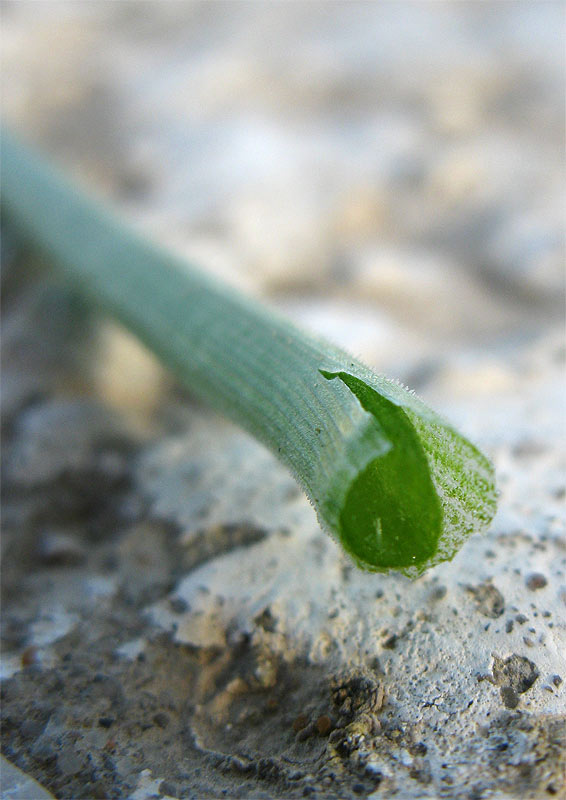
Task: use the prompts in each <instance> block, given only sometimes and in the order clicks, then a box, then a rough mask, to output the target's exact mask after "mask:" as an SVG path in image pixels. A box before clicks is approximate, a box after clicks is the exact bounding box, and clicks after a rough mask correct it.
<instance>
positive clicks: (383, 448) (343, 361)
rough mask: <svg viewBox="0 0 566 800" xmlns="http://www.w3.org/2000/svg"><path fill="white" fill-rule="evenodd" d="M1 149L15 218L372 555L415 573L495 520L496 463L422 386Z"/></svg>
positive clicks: (340, 532) (330, 527)
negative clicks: (379, 368) (439, 410)
mask: <svg viewBox="0 0 566 800" xmlns="http://www.w3.org/2000/svg"><path fill="white" fill-rule="evenodd" d="M2 156H3V158H2V185H1V198H2V210H3V212H5V214H6V216H7V218H8V220H9V222H10V223H11V224H13V225H14V226H15V227H17V228H18V229H20V231H21V232H22V234H23V235H24V236H25V237H26V238H27V239H28V240H30V241H31V242H32V243H33V244H34V245H35V246H36V247H37V248H38V249H40V250H41V251H42V252H43V253H45V254H46V255H47V256H48V257H49V259H50V260H51V261H52V262H53V264H54V265H55V266H56V267H57V268H58V269H59V270H60V271H62V272H63V273H64V274H65V275H66V276H67V278H68V279H69V280H70V281H71V282H72V283H73V284H74V285H75V286H76V287H77V289H78V290H80V291H81V292H82V293H84V294H85V295H86V296H87V297H88V298H90V300H91V301H92V302H93V303H95V304H97V305H99V306H100V307H102V308H103V309H105V310H106V311H107V312H109V313H111V314H112V315H114V316H115V317H116V318H118V319H119V320H120V321H121V322H122V323H123V324H124V325H125V326H126V327H127V328H129V329H130V330H131V331H133V332H134V333H135V334H136V335H137V336H138V337H139V338H140V339H141V340H142V341H143V342H144V343H145V344H146V345H147V346H148V347H149V348H150V349H151V350H153V351H154V352H155V353H156V354H157V355H158V356H159V358H160V359H161V360H162V361H163V362H164V363H165V364H166V365H167V366H168V367H170V368H171V370H172V371H173V372H174V373H175V374H176V375H177V376H178V377H179V378H180V380H182V381H183V382H184V383H185V384H186V385H187V386H188V387H189V388H190V389H191V391H193V392H194V394H195V395H197V396H198V397H200V398H201V399H202V400H204V401H205V402H206V403H208V404H210V405H211V406H213V407H214V408H216V409H217V410H219V411H220V412H222V413H223V414H224V415H226V416H227V417H228V418H230V419H231V420H233V421H234V422H236V423H237V424H239V425H240V426H242V427H243V428H244V429H246V430H247V431H249V432H250V433H251V434H252V435H253V436H255V437H256V438H257V439H259V440H260V441H261V442H263V443H264V444H265V445H266V446H267V447H269V448H270V449H271V450H272V451H273V452H274V453H275V454H276V455H277V456H278V457H279V458H280V459H281V460H282V461H283V462H284V463H285V464H287V465H288V467H289V468H290V469H291V470H292V472H293V473H294V475H295V477H296V479H297V480H298V482H299V483H300V484H301V485H302V486H303V488H304V490H305V492H306V494H307V495H308V497H309V498H310V500H311V502H312V503H313V505H314V507H315V509H316V511H317V514H318V518H319V521H320V523H321V525H322V527H323V528H325V529H326V530H327V531H329V532H330V533H331V534H332V535H333V536H334V537H335V538H336V539H337V540H338V541H340V542H341V544H342V545H343V547H344V549H345V550H346V551H347V552H348V553H349V554H350V556H352V558H353V559H354V561H355V562H356V563H357V564H358V566H360V567H363V568H365V569H369V570H374V571H382V570H387V569H389V568H395V569H400V570H402V571H405V572H406V573H407V574H410V575H416V574H419V573H420V572H422V571H423V570H424V569H426V568H427V567H429V566H431V565H433V564H435V563H437V562H439V561H442V560H446V559H448V558H451V557H452V556H453V555H454V553H455V551H456V549H457V548H458V547H459V546H460V544H461V543H462V542H463V541H464V539H465V538H466V537H467V536H469V535H470V534H471V533H474V532H476V531H478V530H481V529H482V528H484V527H485V526H486V525H487V524H488V523H489V521H490V520H491V518H492V516H493V513H494V511H495V505H496V502H495V488H494V478H493V468H492V466H491V464H490V463H489V461H488V460H487V459H486V458H485V457H484V456H483V455H482V454H481V453H480V452H479V451H478V450H477V449H476V448H475V447H474V446H473V445H471V444H470V443H469V442H468V441H467V440H466V439H464V438H463V437H462V436H460V435H459V434H458V433H456V432H455V431H454V430H453V429H452V428H451V427H450V426H449V425H448V424H447V423H445V422H444V421H443V420H441V419H440V418H439V417H438V416H437V415H435V414H434V413H433V412H432V411H430V410H429V409H428V408H427V407H426V406H425V405H424V404H423V403H422V402H421V401H420V400H419V399H418V398H417V397H416V396H415V395H414V394H412V393H410V392H409V391H407V390H406V389H404V388H403V387H401V386H400V385H398V384H396V383H394V382H392V381H389V380H387V379H385V378H383V377H381V376H378V375H376V374H374V373H373V372H371V371H370V370H369V369H367V368H366V367H365V366H363V365H362V364H360V363H359V362H358V361H356V360H355V359H353V358H352V357H351V356H349V355H348V354H347V353H345V352H343V351H342V350H340V349H338V348H336V347H334V346H333V345H331V344H329V343H328V342H325V341H323V340H321V339H317V338H315V337H313V336H311V335H308V334H305V333H304V332H302V331H300V330H298V329H297V328H296V327H295V326H294V325H292V324H291V323H290V322H288V321H287V320H285V319H283V318H282V317H280V316H278V315H276V314H275V313H273V312H271V311H269V310H267V309H265V308H264V307H262V306H260V305H259V304H257V303H255V302H253V301H251V300H249V299H247V298H245V297H243V296H241V295H240V294H238V293H236V292H235V291H233V290H232V289H229V288H227V287H226V286H224V285H222V284H220V283H218V282H216V281H215V280H213V279H212V278H210V277H209V276H207V275H206V274H204V273H203V272H200V271H199V270H197V269H196V268H195V267H193V266H192V265H189V264H187V263H186V262H185V261H183V260H181V259H179V258H177V257H175V256H173V255H171V254H169V253H167V252H164V251H163V250H161V249H160V248H158V247H157V246H155V245H154V244H151V243H149V242H147V241H145V240H144V239H143V238H141V237H140V236H139V235H137V234H136V233H135V232H133V231H132V230H130V229H128V228H127V227H125V226H123V225H122V224H120V223H119V222H118V221H117V220H116V218H115V217H114V216H112V215H111V214H110V213H109V212H108V211H107V210H105V209H104V208H103V207H102V206H101V205H100V204H99V203H97V202H95V201H93V200H91V199H89V198H87V197H86V196H85V195H83V194H82V193H81V192H80V191H79V190H77V189H75V188H74V187H73V186H71V185H70V184H69V183H67V182H66V181H65V180H64V179H63V178H62V177H60V176H59V175H58V174H57V173H56V172H55V171H54V170H52V168H51V167H50V166H49V165H48V164H46V163H44V162H43V161H42V159H41V158H40V157H38V156H37V155H36V154H35V153H33V152H32V151H31V150H30V149H28V148H27V147H26V146H24V145H23V144H21V143H19V142H18V141H17V140H16V139H15V138H14V137H12V136H11V135H10V134H8V133H7V132H3V135H2Z"/></svg>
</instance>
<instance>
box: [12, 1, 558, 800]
mask: <svg viewBox="0 0 566 800" xmlns="http://www.w3.org/2000/svg"><path fill="white" fill-rule="evenodd" d="M535 5H536V7H535ZM535 5H533V4H522V3H513V4H495V5H494V4H481V5H480V4H441V5H440V6H438V8H436V9H435V13H434V15H431V13H430V9H427V8H426V5H423V4H416V5H412V6H411V10H410V13H407V9H406V8H405V7H404V6H403V7H401V6H399V5H398V4H378V3H375V4H361V5H358V4H351V3H345V4H337V5H336V7H335V9H333V10H334V12H335V13H334V14H332V15H328V14H327V13H326V9H323V8H321V7H320V6H318V5H317V4H303V5H301V4H275V5H272V4H263V5H261V4H260V5H257V4H237V5H234V4H227V5H220V6H219V5H218V4H201V5H199V6H198V7H197V6H193V5H192V4H161V3H160V4H153V3H146V4H144V13H143V14H140V13H138V11H139V9H137V10H136V13H132V10H131V9H130V8H129V7H128V4H111V3H107V4H96V8H95V7H94V6H93V7H92V8H90V7H89V8H87V5H84V4H61V3H54V4H52V3H42V4H26V3H12V4H8V5H7V6H6V8H5V9H4V14H3V17H4V19H3V44H4V51H5V52H4V58H3V76H2V82H3V97H4V104H5V111H6V116H7V117H8V118H9V119H10V120H11V121H12V123H13V124H14V125H15V126H18V127H20V128H21V129H22V130H23V131H27V132H28V133H29V134H30V135H32V134H33V137H35V138H36V139H37V141H38V142H40V143H41V144H42V145H43V146H44V147H45V148H46V149H47V150H48V151H50V152H52V153H54V154H57V155H58V156H59V157H61V159H62V160H63V161H64V162H65V163H66V164H67V165H68V166H69V168H70V169H75V170H76V172H77V173H78V174H79V175H80V176H82V178H83V179H84V180H85V181H87V182H92V183H94V184H97V185H98V187H99V188H100V189H101V190H102V191H103V192H106V193H107V194H110V195H112V196H113V197H114V199H115V200H116V201H117V202H118V203H119V204H121V207H122V209H123V210H124V213H129V214H130V215H131V216H132V217H133V218H134V219H135V221H136V222H137V223H138V224H139V225H140V226H142V227H143V228H144V230H147V231H151V232H152V233H153V234H154V235H155V236H156V237H157V238H160V239H162V240H164V241H166V243H172V244H174V246H175V247H177V248H178V249H179V250H180V251H182V252H184V253H185V254H187V255H189V256H190V257H193V258H195V259H196V260H197V261H198V260H201V261H202V262H203V265H204V266H207V265H208V264H210V267H211V269H212V270H213V271H215V272H216V273H217V274H219V275H222V276H223V277H225V278H228V279H230V280H231V281H232V282H234V283H236V284H238V285H240V286H245V287H246V288H247V289H248V290H249V291H250V292H252V293H255V294H258V295H261V294H266V293H269V295H270V296H269V299H270V300H271V302H273V303H274V304H275V305H278V306H279V307H280V308H281V309H283V310H285V311H286V312H287V313H289V314H290V315H291V316H293V317H294V318H295V319H296V320H297V321H298V322H300V323H301V324H303V325H305V326H307V327H310V328H311V329H314V330H315V331H320V332H322V333H324V334H325V335H327V336H329V337H330V338H333V339H335V340H336V341H338V342H339V343H343V344H344V345H345V346H347V347H350V348H351V349H353V350H354V351H355V352H356V354H360V355H361V356H362V357H363V358H364V359H365V360H366V361H368V362H370V363H372V364H373V365H375V366H377V367H378V368H379V369H380V370H383V371H385V372H388V373H389V374H391V375H392V376H394V377H399V378H401V379H402V380H403V381H404V382H406V383H409V384H411V385H413V386H415V387H416V388H418V389H419V391H420V392H421V393H422V394H423V395H424V396H425V399H427V400H428V401H429V402H430V403H431V405H433V406H435V407H436V408H438V409H439V410H441V411H444V412H445V413H446V415H447V416H448V417H449V418H450V419H451V420H453V422H454V423H455V424H456V425H458V426H459V427H461V428H462V429H463V430H464V431H465V432H467V433H468V434H469V435H470V437H471V438H472V439H474V440H475V441H477V442H478V444H479V445H480V446H481V447H482V448H483V449H485V450H486V451H487V452H488V453H489V454H490V455H491V457H492V458H493V460H494V462H495V464H496V468H497V475H498V482H499V489H500V494H501V496H500V508H499V511H498V514H497V517H496V519H495V520H494V523H493V525H492V526H491V529H490V531H489V532H488V533H487V534H486V535H485V536H484V537H474V538H473V539H471V540H470V541H469V542H468V543H467V544H466V545H465V546H464V548H463V549H462V551H461V552H460V553H459V554H458V555H457V556H456V558H455V559H454V561H453V562H452V563H449V564H442V565H441V566H439V567H438V568H436V569H435V570H434V571H432V572H430V573H428V574H426V575H424V576H422V577H421V578H419V579H418V580H416V581H414V582H411V581H409V580H408V579H406V578H404V577H401V576H398V575H395V574H390V575H367V574H364V573H360V572H358V571H357V570H356V569H355V568H354V567H353V566H352V565H351V564H350V563H349V562H348V561H347V560H346V559H345V557H344V556H343V555H341V553H340V552H339V550H338V548H337V547H336V545H335V544H334V543H333V542H332V541H331V540H330V539H329V538H328V537H326V536H325V535H324V534H323V533H322V532H321V531H320V530H319V528H318V526H317V523H316V520H315V516H314V512H313V510H312V509H311V508H310V506H309V505H308V503H307V502H306V500H305V499H304V497H303V496H302V494H301V492H300V491H299V490H298V488H297V486H296V485H295V483H294V481H293V480H292V478H291V477H290V476H289V475H288V474H287V472H286V471H285V470H284V469H283V468H282V467H281V466H280V465H278V464H277V462H276V461H275V460H274V459H273V457H272V456H270V455H269V454H268V453H267V452H266V451H265V450H264V449H263V448H262V447H260V446H259V445H258V444H256V443H255V442H253V441H252V440H251V439H250V438H249V437H247V436H246V435H245V434H243V433H241V432H239V431H237V430H235V429H234V428H233V427H232V426H230V425H229V424H228V423H226V422H224V421H222V420H221V419H219V418H218V417H216V416H214V415H213V414H211V413H208V412H207V411H206V410H204V409H202V408H200V407H198V406H196V405H195V404H194V403H192V402H191V400H190V397H189V396H188V395H187V393H186V392H185V391H184V390H181V389H180V388H179V387H178V386H174V385H173V383H172V381H171V379H165V378H164V376H163V372H162V370H161V368H160V367H159V366H157V365H156V362H155V360H154V359H152V358H151V357H150V356H148V354H147V353H146V352H145V351H144V350H143V349H142V348H141V347H140V346H139V345H137V344H136V343H135V342H133V340H132V338H131V337H128V336H126V335H124V334H122V333H119V332H118V331H117V329H116V327H115V326H114V325H112V324H109V323H107V322H104V323H102V324H100V325H99V324H98V323H96V322H95V321H94V320H93V319H92V317H91V316H90V315H89V316H88V317H86V316H85V313H84V309H83V307H82V306H77V305H76V302H75V300H73V298H72V297H71V296H70V295H69V293H68V292H67V291H66V290H64V289H63V290H62V289H61V287H59V286H55V285H54V284H53V283H52V282H51V280H49V279H48V278H47V277H46V276H44V274H43V272H42V269H41V265H40V264H38V263H37V262H34V261H31V260H30V259H29V257H27V256H26V255H25V254H24V253H22V252H21V251H20V249H19V245H18V243H17V239H16V238H15V237H12V239H11V243H10V241H8V245H5V244H3V256H4V257H5V259H6V263H7V266H8V268H7V270H6V272H5V273H3V293H4V305H5V311H4V313H3V321H2V325H3V331H2V333H3V335H2V348H3V362H4V379H3V382H2V383H3V385H2V391H3V415H4V416H3V432H5V436H4V442H3V447H4V453H3V455H4V466H5V469H4V471H3V486H2V488H3V534H2V555H3V574H2V593H3V604H2V654H1V660H0V661H1V678H2V683H1V693H2V698H1V699H2V717H3V720H2V723H3V737H2V746H3V751H4V752H5V754H6V755H7V756H8V757H9V759H10V760H11V761H13V762H14V764H17V765H18V767H20V768H21V769H23V770H24V773H25V775H23V776H22V775H21V774H18V777H17V780H15V781H14V782H12V784H9V785H11V786H16V784H18V785H21V786H24V787H28V788H26V789H25V791H26V792H27V793H28V794H27V796H28V797H30V796H33V797H34V798H35V797H38V798H39V797H40V796H41V791H42V790H41V787H38V788H36V787H35V786H34V788H33V793H32V794H30V792H32V790H31V789H29V786H30V784H29V780H30V777H29V776H33V777H34V778H36V779H38V780H39V781H40V783H41V784H42V785H44V786H45V787H47V788H48V789H49V791H50V792H52V793H53V796H57V797H73V798H75V797H93V798H94V797H133V798H136V800H143V799H144V798H148V800H149V798H150V797H153V796H156V795H157V794H160V795H161V796H163V797H172V798H173V797H195V796H196V797H203V798H217V797H220V796H223V795H226V796H228V797H234V798H237V797H246V798H248V797H249V798H257V799H258V800H260V799H261V798H274V797H278V798H279V797H281V798H295V797H297V798H300V797H309V796H312V797H324V798H355V797H359V796H361V797H375V798H376V800H377V798H381V797H395V798H407V800H410V798H415V800H416V798H431V799H432V798H437V797H446V798H466V800H471V799H473V800H480V798H484V797H486V798H487V797H496V798H500V799H501V798H509V800H516V799H518V798H546V797H551V796H560V795H561V794H562V793H564V791H565V785H564V767H565V764H564V752H565V750H566V748H565V743H564V723H565V717H564V709H565V704H564V691H565V689H564V686H565V683H564V678H565V677H566V661H565V658H564V653H566V626H565V616H566V615H565V604H566V544H565V539H564V499H565V497H566V485H565V481H564V475H565V464H564V448H563V442H562V441H561V439H560V437H561V434H560V431H561V424H562V421H563V404H564V396H563V375H564V363H565V353H566V348H565V346H564V335H563V326H562V319H561V311H560V308H559V296H560V286H561V285H562V275H561V269H562V265H561V264H560V263H559V262H560V255H561V251H563V232H562V230H561V217H560V216H559V214H560V212H559V211H558V209H559V208H560V209H561V205H560V204H561V200H562V185H561V181H560V175H561V167H562V161H563V120H562V116H561V113H560V112H559V109H560V107H561V104H560V101H558V102H557V98H558V97H559V96H560V97H561V94H562V84H563V76H562V70H561V67H560V64H561V61H560V59H561V58H562V39H563V35H562V34H563V20H562V17H561V15H560V12H559V10H558V7H557V6H556V5H555V4H552V3H550V4H538V5H537V4H535ZM408 59H410V62H409V61H408ZM69 76H72V80H71V79H70V77H69ZM558 92H560V95H558ZM228 109H229V111H230V113H228ZM156 120H158V122H156ZM10 770H11V768H8V767H4V768H3V770H2V778H3V781H4V779H5V778H6V776H8V777H9V776H10V775H11V774H13V773H11V771H10ZM2 791H3V796H4V795H5V796H10V795H9V794H8V793H7V792H8V791H9V788H8V789H6V788H5V786H4V783H3V789H2ZM15 796H17V795H15Z"/></svg>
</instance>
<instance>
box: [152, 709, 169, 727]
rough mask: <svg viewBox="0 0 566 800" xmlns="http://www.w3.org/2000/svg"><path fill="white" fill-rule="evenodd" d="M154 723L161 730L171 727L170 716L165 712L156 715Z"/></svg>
mask: <svg viewBox="0 0 566 800" xmlns="http://www.w3.org/2000/svg"><path fill="white" fill-rule="evenodd" d="M153 721H154V722H155V724H156V725H159V727H160V728H166V727H167V725H169V715H168V714H166V713H165V711H158V712H157V714H155V715H154V717H153Z"/></svg>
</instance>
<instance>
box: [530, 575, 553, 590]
mask: <svg viewBox="0 0 566 800" xmlns="http://www.w3.org/2000/svg"><path fill="white" fill-rule="evenodd" d="M547 583H548V581H547V579H546V577H545V576H544V575H542V573H540V572H533V573H531V575H529V576H528V577H527V580H526V584H527V589H530V590H531V592H536V590H537V589H544V587H545V586H546V584H547Z"/></svg>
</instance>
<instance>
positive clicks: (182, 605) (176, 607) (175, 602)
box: [169, 597, 189, 614]
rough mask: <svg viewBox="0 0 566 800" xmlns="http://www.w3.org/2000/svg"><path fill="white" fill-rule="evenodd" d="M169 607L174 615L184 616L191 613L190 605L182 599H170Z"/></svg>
mask: <svg viewBox="0 0 566 800" xmlns="http://www.w3.org/2000/svg"><path fill="white" fill-rule="evenodd" d="M169 607H170V608H171V611H172V612H173V613H174V614H184V613H185V611H189V604H188V603H187V601H186V600H184V599H183V598H182V597H171V598H169Z"/></svg>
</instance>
